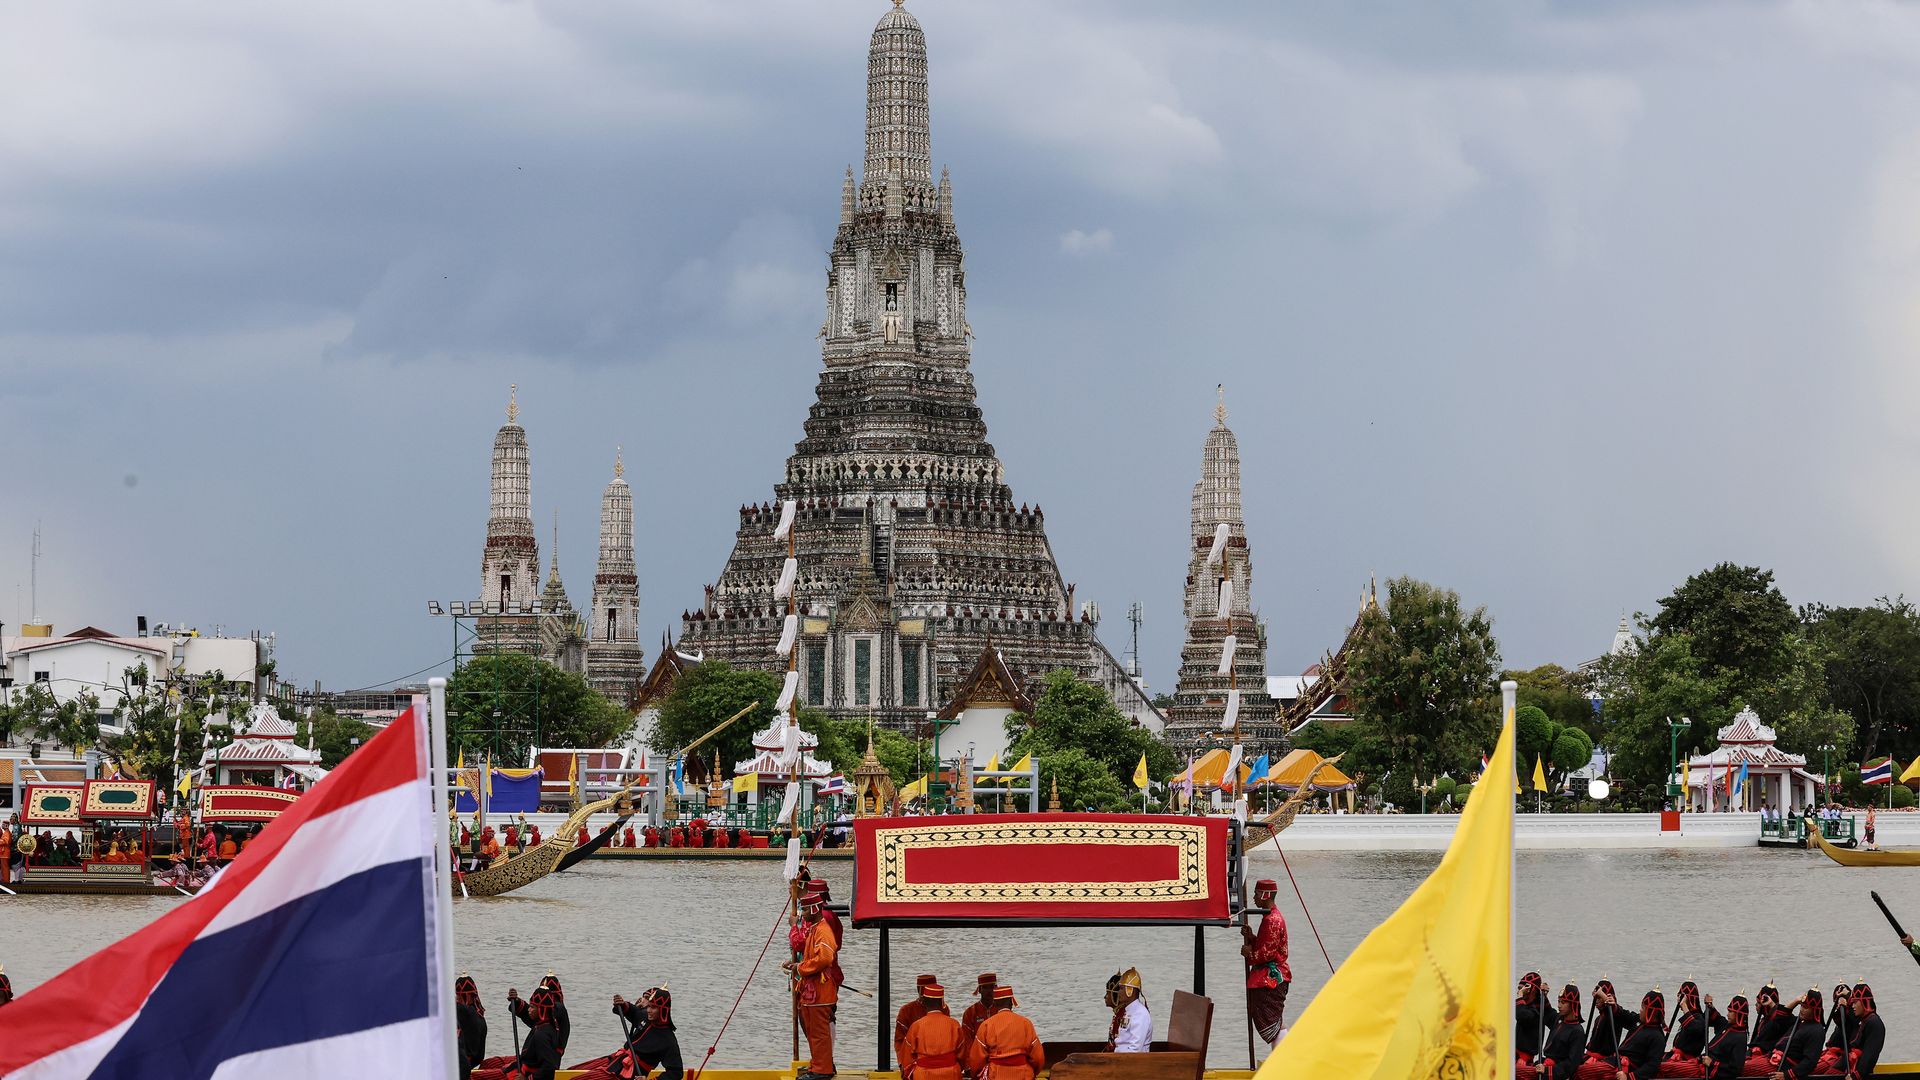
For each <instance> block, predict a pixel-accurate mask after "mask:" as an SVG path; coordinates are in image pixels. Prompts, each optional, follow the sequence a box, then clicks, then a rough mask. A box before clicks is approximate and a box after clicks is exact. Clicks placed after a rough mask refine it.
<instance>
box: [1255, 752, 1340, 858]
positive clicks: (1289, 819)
mask: <svg viewBox="0 0 1920 1080" xmlns="http://www.w3.org/2000/svg"><path fill="white" fill-rule="evenodd" d="M1343 757H1346V755H1345V754H1335V755H1334V756H1333V757H1331V758H1328V759H1326V760H1325V761H1322V762H1321V763H1320V764H1318V765H1316V766H1314V767H1313V771H1312V772H1311V773H1308V774H1307V779H1306V781H1305V782H1304V783H1302V784H1301V785H1300V790H1298V791H1296V792H1294V793H1293V794H1291V795H1289V796H1287V801H1286V802H1283V803H1281V804H1280V809H1278V810H1275V811H1274V812H1273V813H1271V814H1268V815H1267V816H1266V817H1264V818H1261V819H1260V820H1258V821H1249V822H1247V828H1246V832H1245V834H1244V837H1243V839H1242V842H1241V850H1242V851H1252V850H1253V849H1254V848H1257V847H1259V846H1260V845H1261V844H1264V843H1266V842H1267V841H1269V840H1271V839H1273V838H1274V837H1276V836H1278V835H1280V833H1281V832H1282V831H1284V830H1285V829H1286V827H1287V826H1289V825H1291V824H1293V819H1294V817H1295V816H1297V815H1298V814H1299V813H1300V808H1301V807H1303V806H1305V805H1306V804H1307V800H1308V799H1309V798H1311V797H1312V796H1313V782H1314V780H1315V779H1316V778H1318V777H1319V775H1320V770H1322V769H1325V768H1328V767H1330V766H1332V765H1333V764H1334V763H1335V762H1337V761H1339V760H1340V759H1341V758H1343Z"/></svg>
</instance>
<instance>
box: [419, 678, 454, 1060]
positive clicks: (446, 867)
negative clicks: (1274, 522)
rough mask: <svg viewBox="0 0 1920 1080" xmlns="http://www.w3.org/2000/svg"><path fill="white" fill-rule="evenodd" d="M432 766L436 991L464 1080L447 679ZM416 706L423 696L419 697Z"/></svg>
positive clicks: (431, 713) (431, 721)
mask: <svg viewBox="0 0 1920 1080" xmlns="http://www.w3.org/2000/svg"><path fill="white" fill-rule="evenodd" d="M427 695H428V699H429V707H428V709H427V763H428V770H429V776H430V777H431V784H430V785H429V786H430V787H431V788H432V790H433V796H432V797H433V812H432V818H433V865H434V870H433V876H432V878H431V881H432V885H433V896H432V898H431V899H432V902H433V939H434V952H435V956H436V959H437V961H438V963H437V965H436V966H437V968H438V970H439V978H438V979H437V981H436V982H435V985H434V987H433V996H434V1000H435V1001H437V1002H438V1003H439V1010H438V1011H439V1014H440V1037H441V1043H442V1048H441V1052H442V1053H443V1054H444V1055H445V1057H446V1063H447V1075H448V1076H458V1068H459V1063H460V1054H459V1047H458V1043H457V1040H456V1032H455V1031H454V1014H453V851H452V842H451V841H450V840H449V838H448V836H447V820H446V815H447V680H445V679H443V678H432V679H428V680H427ZM414 700H415V701H416V702H417V701H418V700H419V699H418V698H415V699H414Z"/></svg>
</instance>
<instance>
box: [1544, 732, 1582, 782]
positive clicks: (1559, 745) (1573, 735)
mask: <svg viewBox="0 0 1920 1080" xmlns="http://www.w3.org/2000/svg"><path fill="white" fill-rule="evenodd" d="M1592 760H1593V740H1592V739H1589V738H1587V733H1586V732H1584V731H1581V730H1580V729H1579V728H1577V727H1570V728H1565V729H1563V730H1562V731H1561V732H1560V734H1559V735H1558V736H1556V737H1555V738H1554V740H1553V754H1552V756H1551V757H1549V758H1548V759H1547V761H1548V764H1550V765H1552V766H1553V768H1554V769H1555V770H1557V771H1558V772H1559V773H1560V774H1561V775H1562V776H1564V775H1565V774H1567V773H1570V772H1573V771H1575V770H1577V769H1584V768H1586V767H1587V763H1588V762H1590V761H1592Z"/></svg>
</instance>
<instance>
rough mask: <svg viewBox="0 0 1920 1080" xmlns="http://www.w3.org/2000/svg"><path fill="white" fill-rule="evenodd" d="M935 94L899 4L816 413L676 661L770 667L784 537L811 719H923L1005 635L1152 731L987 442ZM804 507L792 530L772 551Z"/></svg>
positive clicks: (874, 104) (837, 250) (834, 284)
mask: <svg viewBox="0 0 1920 1080" xmlns="http://www.w3.org/2000/svg"><path fill="white" fill-rule="evenodd" d="M927 100H928V99H927V42H926V37H925V35H924V34H923V33H922V32H921V29H920V24H919V23H918V22H917V21H916V20H915V19H914V17H913V16H912V15H911V14H909V13H908V12H907V11H906V10H905V8H904V7H901V6H899V5H896V6H895V7H894V8H893V9H891V10H889V11H887V12H886V13H885V14H884V15H882V16H881V18H880V21H879V24H878V25H877V26H876V27H874V31H873V36H872V38H871V41H870V43H869V49H868V53H867V99H866V151H867V153H866V160H865V164H864V170H863V173H862V175H861V176H860V178H859V181H858V183H857V184H856V183H855V181H854V178H853V176H852V174H851V171H849V172H848V173H847V174H846V175H845V176H843V177H836V179H839V180H841V185H840V204H839V227H838V228H837V229H836V230H835V233H834V239H833V246H832V247H831V248H830V249H829V251H828V260H829V264H828V267H827V295H826V319H825V333H824V335H823V336H824V339H825V340H824V341H823V343H822V345H821V360H822V368H823V369H822V371H821V372H820V378H819V382H818V385H817V388H816V391H815V394H816V398H815V400H814V402H813V404H812V408H811V409H810V410H809V411H808V412H807V413H806V416H805V423H804V425H803V427H802V438H801V439H800V441H799V442H798V443H797V444H796V445H795V446H794V452H793V454H792V456H790V457H789V458H788V459H787V461H786V468H785V470H784V472H783V473H782V474H781V475H780V476H779V480H778V482H777V483H776V484H775V485H774V501H773V502H772V503H770V504H768V503H760V504H754V503H749V504H746V505H743V506H742V507H741V508H740V523H739V529H738V531H737V533H736V539H735V542H734V547H733V551H732V553H731V554H730V555H729V557H728V559H727V564H726V567H725V568H724V569H723V570H722V571H721V574H720V579H719V581H718V582H717V583H716V584H715V585H714V586H713V587H712V588H711V589H709V590H708V601H707V603H706V604H705V605H703V606H702V607H701V608H700V609H699V611H698V613H697V614H695V615H692V616H689V617H688V618H687V619H686V620H685V622H684V626H683V632H682V634H681V637H680V641H679V646H678V647H680V648H684V649H689V650H698V651H700V652H702V653H703V654H704V655H706V656H707V657H709V658H712V659H719V660H725V661H727V662H729V663H732V664H735V665H741V666H753V667H760V668H764V669H767V670H773V669H774V665H773V664H772V662H771V659H772V658H773V657H774V656H775V655H776V653H777V652H778V650H776V648H775V645H776V642H778V641H779V640H780V639H781V637H782V636H783V635H784V634H785V633H786V632H787V630H786V627H787V621H786V615H787V613H786V612H784V611H782V610H780V609H779V607H778V606H777V605H769V604H768V602H767V601H768V596H769V591H770V590H771V589H772V588H773V586H774V583H775V582H776V581H777V580H778V579H779V577H780V576H781V575H782V574H783V573H784V566H785V563H786V559H787V557H788V554H789V553H788V551H787V539H789V538H790V539H791V540H792V541H793V544H794V547H795V552H794V557H795V558H796V559H797V560H798V565H799V566H801V567H803V568H804V572H805V582H804V589H805V602H804V604H805V611H804V612H802V613H800V615H801V617H800V619H799V620H797V621H796V622H795V624H794V626H795V629H794V631H793V632H794V633H796V634H797V635H798V637H797V645H796V646H795V648H794V650H793V652H792V654H791V657H792V659H793V660H795V661H796V662H797V666H798V673H799V676H800V678H799V682H800V686H799V691H800V701H799V704H801V705H804V706H807V707H812V708H819V709H823V710H825V711H827V712H828V713H830V714H832V715H834V716H838V717H842V718H850V719H851V718H859V719H866V718H868V717H876V718H878V720H879V722H880V723H882V724H884V725H886V726H889V727H893V728H896V729H899V728H905V727H907V726H908V725H920V724H924V723H925V721H926V714H927V711H928V709H930V708H939V707H941V706H942V705H944V704H946V703H947V702H948V698H949V695H950V694H951V693H952V692H953V691H954V689H955V688H956V687H957V686H959V685H960V684H961V683H962V682H963V681H964V680H965V678H966V676H967V672H968V670H969V669H970V667H971V666H972V664H973V663H974V659H975V658H976V657H978V656H981V655H982V654H983V650H984V649H986V648H987V646H988V642H989V641H991V642H992V646H993V648H994V649H995V650H997V653H996V655H999V654H1003V663H1004V664H1005V665H1006V667H1007V668H1008V669H1009V670H1010V671H1017V672H1021V673H1024V675H1023V677H1024V678H1028V679H1031V678H1037V677H1039V676H1040V674H1041V673H1044V672H1048V671H1053V670H1057V669H1061V668H1065V669H1068V670H1070V671H1072V672H1074V673H1075V675H1076V676H1078V677H1079V678H1081V679H1083V680H1085V681H1087V682H1089V683H1095V684H1098V685H1101V686H1104V687H1107V688H1109V689H1110V690H1112V691H1113V692H1114V694H1115V695H1116V698H1117V700H1118V703H1119V706H1120V708H1121V709H1122V710H1123V711H1125V712H1126V713H1128V714H1129V715H1130V716H1132V717H1134V718H1136V719H1137V720H1139V721H1140V722H1141V723H1143V724H1145V725H1147V726H1149V727H1157V726H1158V723H1159V721H1160V716H1159V714H1158V712H1157V711H1156V710H1155V709H1154V708H1153V706H1152V703H1151V702H1150V701H1148V699H1147V698H1146V696H1145V695H1144V694H1143V693H1141V692H1140V691H1139V686H1138V684H1137V683H1136V682H1135V681H1134V680H1132V679H1130V678H1129V677H1128V676H1127V674H1126V671H1125V669H1124V668H1123V667H1121V665H1120V663H1119V661H1117V660H1115V659H1114V658H1113V656H1112V654H1111V653H1110V652H1109V651H1108V650H1107V649H1106V647H1105V646H1104V645H1102V644H1101V642H1100V640H1099V638H1098V636H1097V634H1096V623H1095V620H1093V619H1087V618H1080V619H1075V618H1074V617H1073V614H1072V610H1071V604H1070V597H1069V592H1068V588H1067V585H1066V582H1065V580H1064V578H1063V577H1062V575H1061V573H1060V568H1059V566H1058V564H1057V563H1056V562H1055V560H1054V557H1053V552H1052V550H1051V548H1050V547H1049V546H1048V543H1047V536H1046V522H1045V518H1044V517H1043V516H1042V515H1041V513H1040V510H1039V508H1038V507H1037V506H1036V507H1033V508H1032V509H1029V508H1028V507H1027V506H1026V505H1025V504H1023V503H1021V502H1020V501H1019V500H1018V499H1016V498H1014V496H1013V492H1012V490H1011V489H1010V488H1009V487H1008V486H1007V483H1006V477H1005V471H1004V469H1003V468H1002V465H1001V462H1000V459H999V456H998V455H997V454H996V453H995V451H994V447H993V444H992V443H990V442H989V441H988V440H987V425H986V421H985V418H984V417H983V415H982V413H981V410H980V404H979V398H978V395H977V394H976V393H975V390H974V383H973V374H972V373H971V372H970V371H969V370H968V362H969V346H968V334H967V280H966V273H967V271H966V266H965V255H964V252H963V251H962V249H961V244H960V237H959V234H958V232H957V231H956V229H955V227H954V221H953V205H954V203H953V184H952V182H951V180H950V179H949V177H948V175H947V173H946V171H945V170H942V172H941V175H940V178H939V180H938V182H936V181H935V180H934V178H933V176H932V169H931V160H930V157H929V141H928V112H927ZM823 194H824V193H823ZM821 209H822V210H824V211H827V212H828V213H831V212H832V209H831V207H830V206H827V205H823V206H822V207H821ZM788 502H791V503H793V504H794V506H795V508H796V511H795V513H796V516H795V519H794V520H793V521H792V522H791V531H790V532H788V533H787V534H785V537H784V538H782V539H779V540H776V539H775V538H774V536H773V533H774V530H775V527H776V526H775V523H776V522H777V521H778V520H779V518H780V517H781V516H782V513H783V509H782V508H783V506H784V505H785V504H786V503H788ZM781 655H787V654H781ZM779 667H780V668H782V669H784V668H785V667H786V665H785V664H784V663H782V664H780V665H779ZM1009 679H1010V681H1012V676H1009ZM982 723H983V725H984V726H983V727H982V729H981V730H980V731H979V732H978V733H977V734H971V735H970V734H968V733H967V732H966V731H965V730H963V731H962V732H960V733H956V734H954V735H953V736H952V737H953V738H954V739H955V742H956V744H960V743H965V742H967V741H968V739H969V738H972V739H973V740H974V741H976V742H977V744H978V746H979V747H980V748H981V750H982V753H983V754H991V753H992V750H993V748H994V747H997V746H1001V745H1004V742H1005V729H1004V728H1003V727H1002V726H1000V724H999V721H998V720H997V719H996V720H993V721H992V722H991V723H987V722H985V721H982Z"/></svg>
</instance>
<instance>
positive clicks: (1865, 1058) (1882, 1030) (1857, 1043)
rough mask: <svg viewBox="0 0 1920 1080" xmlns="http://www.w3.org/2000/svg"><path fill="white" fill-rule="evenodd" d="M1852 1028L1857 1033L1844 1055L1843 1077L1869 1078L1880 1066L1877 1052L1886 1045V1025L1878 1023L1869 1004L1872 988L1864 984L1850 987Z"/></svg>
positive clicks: (1874, 1012) (1877, 1010)
mask: <svg viewBox="0 0 1920 1080" xmlns="http://www.w3.org/2000/svg"><path fill="white" fill-rule="evenodd" d="M1851 1003H1852V1006H1853V1021H1854V1027H1853V1028H1852V1029H1851V1030H1853V1031H1855V1032H1857V1033H1858V1034H1857V1037H1856V1038H1855V1040H1854V1044H1853V1049H1852V1050H1850V1051H1848V1052H1847V1059H1848V1065H1847V1069H1848V1072H1847V1076H1848V1078H1849V1080H1851V1078H1852V1077H1856V1076H1872V1075H1873V1070H1874V1069H1875V1068H1877V1067H1878V1066H1879V1064H1880V1051H1881V1050H1883V1049H1885V1047H1886V1044H1887V1025H1886V1022H1885V1021H1883V1020H1881V1019H1880V1010H1879V1009H1878V1008H1876V1007H1875V1005H1874V1001H1873V987H1871V986H1868V985H1867V984H1866V983H1855V984H1854V987H1853V997H1852V998H1851Z"/></svg>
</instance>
